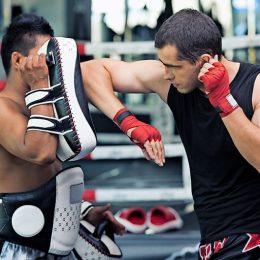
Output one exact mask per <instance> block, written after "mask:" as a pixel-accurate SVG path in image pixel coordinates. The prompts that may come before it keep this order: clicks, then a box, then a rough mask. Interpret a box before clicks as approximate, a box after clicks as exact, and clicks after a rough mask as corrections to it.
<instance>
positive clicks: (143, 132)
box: [113, 108, 161, 149]
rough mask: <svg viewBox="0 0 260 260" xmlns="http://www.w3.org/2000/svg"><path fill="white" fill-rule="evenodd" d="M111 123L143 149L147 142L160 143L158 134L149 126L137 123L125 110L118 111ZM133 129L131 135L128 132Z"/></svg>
mask: <svg viewBox="0 0 260 260" xmlns="http://www.w3.org/2000/svg"><path fill="white" fill-rule="evenodd" d="M113 121H114V122H115V123H116V124H117V125H118V126H119V127H120V129H121V130H122V131H123V132H124V133H125V134H126V135H128V136H129V138H130V140H131V141H132V142H133V143H134V144H136V145H138V146H139V147H140V148H141V149H144V148H145V147H144V144H145V142H146V141H147V140H149V141H161V134H160V132H159V131H158V130H157V129H156V128H154V127H153V126H151V125H148V124H145V123H143V122H141V121H139V120H138V119H137V118H136V117H135V116H134V115H133V114H132V113H131V112H130V111H128V110H127V109H126V108H122V109H120V110H119V111H118V112H117V113H116V115H115V116H114V118H113ZM132 128H134V130H133V131H132V132H131V133H128V130H130V129H132Z"/></svg>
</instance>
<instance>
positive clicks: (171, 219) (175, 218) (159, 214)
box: [147, 206, 183, 233]
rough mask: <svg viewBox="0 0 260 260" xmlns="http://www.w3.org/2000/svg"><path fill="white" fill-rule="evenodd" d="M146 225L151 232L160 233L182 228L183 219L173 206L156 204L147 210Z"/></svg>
mask: <svg viewBox="0 0 260 260" xmlns="http://www.w3.org/2000/svg"><path fill="white" fill-rule="evenodd" d="M147 226H148V228H149V230H150V231H151V233H160V232H165V231H169V230H175V229H180V228H182V226H183V221H182V219H181V217H180V216H179V214H178V212H177V211H176V210H174V209H173V208H170V207H165V206H156V207H153V208H151V209H150V210H149V211H148V212H147Z"/></svg>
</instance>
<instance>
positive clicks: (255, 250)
mask: <svg viewBox="0 0 260 260" xmlns="http://www.w3.org/2000/svg"><path fill="white" fill-rule="evenodd" d="M198 259H200V260H209V259H210V260H227V259H229V260H232V259H234V260H260V234H248V233H247V234H240V235H232V236H229V237H225V238H224V239H222V240H218V241H215V242H213V243H208V244H201V245H200V247H199V254H198Z"/></svg>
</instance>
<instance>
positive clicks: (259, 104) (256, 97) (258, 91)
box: [252, 74, 260, 127]
mask: <svg viewBox="0 0 260 260" xmlns="http://www.w3.org/2000/svg"><path fill="white" fill-rule="evenodd" d="M252 104H253V109H254V115H253V118H252V122H253V123H254V124H255V125H257V126H259V127H260V74H259V75H258V76H257V77H256V80H255V84H254V90H253V97H252Z"/></svg>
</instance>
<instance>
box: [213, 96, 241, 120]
mask: <svg viewBox="0 0 260 260" xmlns="http://www.w3.org/2000/svg"><path fill="white" fill-rule="evenodd" d="M238 107H239V105H238V103H237V101H236V100H235V99H234V97H233V96H232V95H231V94H230V93H229V94H228V95H227V96H226V97H224V98H223V99H222V100H221V102H220V103H219V105H218V106H217V107H216V110H217V112H218V113H219V114H220V116H221V117H225V116H227V115H229V114H230V113H232V112H233V111H234V110H236V109H237V108H238Z"/></svg>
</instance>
